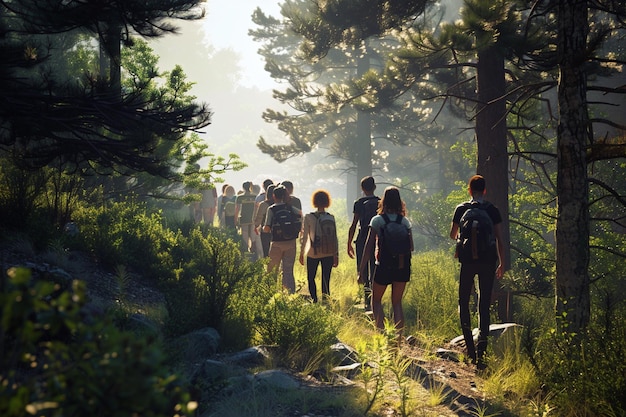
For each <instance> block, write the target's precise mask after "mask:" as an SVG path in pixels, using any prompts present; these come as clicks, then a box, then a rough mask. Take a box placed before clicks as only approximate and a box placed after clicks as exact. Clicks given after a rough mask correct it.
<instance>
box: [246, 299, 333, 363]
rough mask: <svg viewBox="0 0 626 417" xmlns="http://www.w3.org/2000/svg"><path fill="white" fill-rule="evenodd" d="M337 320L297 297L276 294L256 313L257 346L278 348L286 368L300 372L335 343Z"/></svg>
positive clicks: (321, 309) (318, 306) (327, 312)
mask: <svg viewBox="0 0 626 417" xmlns="http://www.w3.org/2000/svg"><path fill="white" fill-rule="evenodd" d="M340 324H341V323H340V318H339V317H337V316H335V315H334V314H333V313H332V312H331V311H330V310H329V309H327V308H326V307H325V306H324V305H322V304H320V303H311V302H310V301H308V300H306V299H305V298H303V297H302V296H300V295H298V294H286V293H283V292H281V293H277V294H276V295H274V297H272V299H271V300H270V301H269V303H268V304H267V305H266V306H265V307H264V308H263V310H262V311H261V312H260V313H259V315H258V317H257V320H256V329H257V332H258V334H259V337H260V339H261V340H260V341H261V343H264V344H275V345H278V347H279V349H280V351H281V352H282V355H281V357H282V358H283V360H284V361H285V362H286V364H287V365H289V366H292V367H295V368H296V369H300V370H302V369H303V368H304V367H305V366H308V365H309V363H308V361H309V360H310V359H311V358H319V357H321V356H323V354H324V352H327V351H328V350H329V347H330V346H331V345H332V344H333V343H334V342H336V337H337V336H336V335H337V332H338V330H339V326H340Z"/></svg>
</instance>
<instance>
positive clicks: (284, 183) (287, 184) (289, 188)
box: [280, 181, 293, 195]
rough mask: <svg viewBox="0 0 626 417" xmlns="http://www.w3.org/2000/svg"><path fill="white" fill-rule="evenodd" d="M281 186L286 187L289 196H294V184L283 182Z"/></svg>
mask: <svg viewBox="0 0 626 417" xmlns="http://www.w3.org/2000/svg"><path fill="white" fill-rule="evenodd" d="M280 185H282V186H283V187H285V188H286V189H287V194H289V195H291V194H293V182H291V181H283V182H281V183H280Z"/></svg>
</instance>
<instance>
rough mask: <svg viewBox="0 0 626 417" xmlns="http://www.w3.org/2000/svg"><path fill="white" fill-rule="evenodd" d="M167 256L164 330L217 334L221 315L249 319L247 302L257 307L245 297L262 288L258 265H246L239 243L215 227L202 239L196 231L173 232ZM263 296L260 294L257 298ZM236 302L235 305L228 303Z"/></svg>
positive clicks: (181, 332) (172, 332)
mask: <svg viewBox="0 0 626 417" xmlns="http://www.w3.org/2000/svg"><path fill="white" fill-rule="evenodd" d="M171 257H172V259H173V260H174V262H175V265H176V266H175V274H174V276H173V277H172V278H171V279H169V280H168V282H167V285H166V293H165V295H166V299H167V308H168V311H169V314H170V321H169V324H168V330H169V333H170V334H171V335H180V334H184V333H187V332H190V331H193V330H197V329H200V328H203V327H214V328H216V329H217V330H220V331H222V330H223V329H224V325H223V324H224V319H225V318H226V317H231V318H233V319H234V318H236V317H239V318H240V319H243V318H248V319H249V320H251V319H250V318H249V314H246V310H247V309H249V308H250V307H248V308H243V311H242V310H239V309H240V308H242V307H244V306H245V305H246V304H247V301H250V306H257V307H258V302H259V301H258V300H257V301H253V300H252V299H251V298H249V297H246V296H245V295H244V294H248V295H251V293H250V291H249V289H250V288H251V289H253V290H256V289H258V288H260V287H261V286H262V282H263V280H264V274H265V272H264V271H263V268H262V264H261V263H251V262H248V261H247V260H246V259H245V258H244V256H243V254H242V253H241V251H240V250H239V244H238V242H235V241H234V240H232V239H230V238H227V236H226V235H225V234H223V233H222V232H221V231H220V230H219V229H212V228H209V229H208V230H207V234H206V235H205V234H204V233H203V232H202V230H201V229H200V228H195V229H192V230H191V231H190V233H189V235H188V236H184V235H182V234H178V237H177V239H176V245H174V246H173V247H172V250H171ZM260 294H262V293H259V295H260ZM235 300H237V301H236V306H234V305H233V303H234V302H235Z"/></svg>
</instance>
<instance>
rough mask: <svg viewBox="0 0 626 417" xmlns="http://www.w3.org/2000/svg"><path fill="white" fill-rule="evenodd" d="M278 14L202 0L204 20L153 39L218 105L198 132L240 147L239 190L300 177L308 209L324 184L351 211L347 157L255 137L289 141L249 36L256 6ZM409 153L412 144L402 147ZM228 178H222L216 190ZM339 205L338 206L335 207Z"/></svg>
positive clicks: (451, 4) (255, 2)
mask: <svg viewBox="0 0 626 417" xmlns="http://www.w3.org/2000/svg"><path fill="white" fill-rule="evenodd" d="M441 3H442V4H444V5H445V7H446V10H447V11H448V13H447V15H446V19H451V20H452V19H455V18H456V16H457V15H458V10H459V8H460V5H461V1H460V0H446V1H442V2H441ZM257 7H259V8H261V10H262V11H263V12H264V13H266V14H269V15H272V16H275V17H280V7H279V3H278V2H277V1H275V0H238V1H227V0H209V1H207V2H206V3H205V4H204V9H205V11H206V15H205V17H204V18H203V19H202V20H199V21H176V22H175V24H176V25H177V26H178V27H179V31H178V34H173V35H169V36H164V37H161V38H158V39H152V40H150V46H151V47H152V48H153V50H154V52H155V53H156V54H157V55H158V56H159V58H160V59H159V69H160V70H161V71H170V70H171V69H172V68H174V66H175V65H180V66H181V67H182V68H183V70H184V72H185V74H186V75H187V77H188V81H191V82H194V83H195V84H194V86H193V89H192V93H193V94H194V95H195V96H196V97H197V98H196V100H197V101H198V102H204V103H207V104H208V105H209V107H210V109H211V111H212V117H211V125H209V126H207V127H206V128H205V129H204V131H203V132H202V133H201V134H200V136H201V137H202V139H203V140H205V141H206V142H207V143H208V144H209V151H210V152H212V153H215V154H217V155H222V156H227V155H228V154H230V153H236V154H237V155H239V157H240V158H241V160H242V161H243V162H245V163H246V164H247V165H248V167H246V168H244V169H243V170H241V171H239V172H228V173H227V174H225V175H224V176H223V177H224V179H225V180H226V183H228V184H231V185H233V186H234V187H235V189H236V190H239V189H241V184H242V183H243V182H244V181H248V180H249V181H252V182H253V183H255V184H261V183H262V182H263V180H264V179H266V178H271V179H273V180H274V181H275V182H277V181H281V180H285V179H289V180H291V181H293V182H294V184H295V190H294V194H295V195H297V196H298V197H300V199H301V200H302V202H303V208H304V209H305V210H307V209H308V208H312V207H311V205H310V201H309V200H310V195H311V194H312V193H313V191H315V190H316V189H318V188H324V189H326V190H328V191H329V192H330V193H331V195H332V197H333V199H335V200H345V201H346V205H345V209H346V211H347V214H348V215H350V213H351V210H352V201H353V200H354V199H356V198H358V196H357V195H356V194H355V195H347V191H346V190H347V188H348V187H346V183H347V181H354V178H349V177H348V174H347V173H346V165H345V162H344V161H341V160H337V159H335V158H332V157H329V156H328V154H327V152H325V150H324V149H319V148H318V149H315V150H314V151H313V152H311V153H309V154H305V155H302V156H298V157H294V158H290V159H288V160H287V161H285V162H283V163H278V162H276V161H275V160H274V159H273V158H272V157H271V156H269V155H266V154H264V153H262V152H261V151H260V150H259V148H258V147H257V145H256V143H257V141H258V140H259V137H260V136H263V137H264V138H265V139H267V140H268V141H269V142H272V143H275V144H280V143H285V144H287V143H288V142H289V139H288V138H287V137H285V135H284V133H283V132H281V131H280V130H278V129H277V128H276V126H274V125H273V124H270V123H266V122H265V121H264V120H263V119H262V117H261V116H262V113H263V111H265V110H266V109H268V108H273V109H277V108H281V107H280V106H281V105H280V103H279V102H278V101H277V100H274V99H273V97H272V89H273V88H277V89H281V88H283V87H284V86H281V85H280V84H277V83H276V81H274V80H273V79H272V78H271V77H270V75H269V74H268V73H267V72H266V71H265V70H264V68H263V67H264V60H263V57H262V56H261V55H259V54H258V53H257V49H258V48H259V47H260V45H259V44H257V43H255V42H254V41H253V39H252V38H251V37H250V36H249V35H248V31H249V30H250V29H251V28H254V26H255V25H254V23H253V22H252V19H251V15H252V13H253V11H254V10H255V8H257ZM400 152H406V149H404V150H400ZM374 175H375V177H376V180H377V182H378V183H379V184H381V186H380V187H379V189H378V193H381V192H382V189H383V188H384V184H390V183H395V181H394V178H388V177H385V173H384V172H375V173H374ZM221 185H222V184H217V189H218V193H219V190H220V189H221ZM337 209H339V207H337V206H335V207H334V210H335V211H336V210H337Z"/></svg>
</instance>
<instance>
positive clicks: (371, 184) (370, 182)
mask: <svg viewBox="0 0 626 417" xmlns="http://www.w3.org/2000/svg"><path fill="white" fill-rule="evenodd" d="M375 189H376V182H375V181H374V177H372V176H367V177H363V179H362V180H361V190H363V191H365V192H366V193H373V192H374V190H375Z"/></svg>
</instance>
